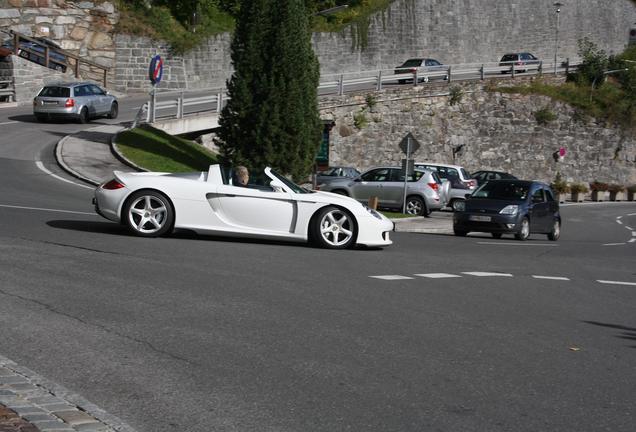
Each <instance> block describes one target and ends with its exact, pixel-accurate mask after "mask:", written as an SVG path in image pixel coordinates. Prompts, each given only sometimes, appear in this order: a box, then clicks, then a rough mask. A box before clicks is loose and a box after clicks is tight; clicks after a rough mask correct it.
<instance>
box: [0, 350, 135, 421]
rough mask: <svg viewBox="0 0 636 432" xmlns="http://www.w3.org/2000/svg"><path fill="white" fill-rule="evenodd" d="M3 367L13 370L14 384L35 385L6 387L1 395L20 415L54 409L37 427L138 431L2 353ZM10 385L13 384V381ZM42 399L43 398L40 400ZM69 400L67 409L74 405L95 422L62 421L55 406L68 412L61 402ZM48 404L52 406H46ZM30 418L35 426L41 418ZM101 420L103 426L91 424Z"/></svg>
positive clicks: (5, 403)
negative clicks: (21, 413)
mask: <svg viewBox="0 0 636 432" xmlns="http://www.w3.org/2000/svg"><path fill="white" fill-rule="evenodd" d="M0 367H1V368H3V369H5V370H6V371H9V372H10V373H11V376H10V377H9V378H13V379H10V380H7V381H9V382H11V381H14V382H15V384H17V385H19V386H22V387H25V385H26V387H32V389H29V390H25V389H22V387H20V389H22V390H7V391H5V393H4V394H2V395H1V396H0V402H3V404H4V405H7V408H9V409H12V410H13V411H17V412H18V415H20V412H23V413H25V414H24V415H25V416H27V417H28V413H29V412H33V413H46V412H51V414H49V415H48V416H50V418H51V419H52V420H48V419H44V418H42V420H40V422H42V425H41V426H40V427H39V428H38V430H51V431H52V430H60V431H62V430H66V431H79V430H89V429H90V430H100V431H104V432H112V431H116V432H135V429H133V428H132V427H130V426H129V425H127V424H126V423H125V422H123V421H122V420H121V419H120V418H118V417H116V416H114V415H111V414H108V413H107V412H106V411H104V410H103V409H101V408H99V407H98V406H97V405H95V404H93V403H91V402H89V401H88V400H86V399H84V398H83V397H82V396H80V395H78V394H77V393H74V392H72V391H70V390H68V389H66V388H65V387H63V386H61V385H59V384H56V383H54V382H52V381H50V380H48V379H46V378H44V377H42V376H40V375H38V374H37V373H35V372H33V371H32V370H30V369H27V368H25V367H23V366H19V365H18V364H16V363H15V362H14V361H12V360H10V359H8V358H6V357H3V356H1V355H0ZM5 378H7V377H5ZM8 385H9V386H11V384H8ZM6 393H10V394H6ZM40 401H41V402H42V403H41V404H40ZM66 403H68V404H69V407H68V410H70V411H73V412H74V410H73V409H72V408H75V409H76V410H77V412H78V414H79V415H81V413H86V414H88V415H89V416H90V417H92V418H93V419H94V420H95V422H91V421H89V422H88V423H86V422H84V421H82V422H78V423H76V424H72V422H71V423H67V422H64V421H62V420H61V419H60V418H59V417H56V416H55V415H54V414H53V413H54V412H56V411H55V410H59V409H61V412H68V410H67V409H66V408H64V407H59V406H58V405H65V404H66ZM47 406H49V407H51V408H49V409H47ZM12 407H13V408H12ZM45 417H47V416H46V415H45ZM31 422H32V423H33V424H34V425H35V426H38V421H35V420H31ZM55 423H57V424H59V426H55ZM100 423H101V426H99V427H92V425H98V424H100ZM61 426H67V428H65V429H60V427H61ZM105 428H107V429H105Z"/></svg>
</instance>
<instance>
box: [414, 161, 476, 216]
mask: <svg viewBox="0 0 636 432" xmlns="http://www.w3.org/2000/svg"><path fill="white" fill-rule="evenodd" d="M415 168H418V169H425V170H430V171H434V172H436V173H437V175H438V176H439V177H440V178H441V179H442V180H448V181H449V182H450V195H449V202H448V206H449V207H451V208H452V209H453V210H457V206H458V203H460V202H462V201H464V200H465V199H466V194H469V193H472V192H473V191H474V190H475V189H476V188H477V180H475V179H474V178H472V177H471V176H470V174H469V173H468V171H466V170H465V169H464V168H463V167H461V166H459V165H447V164H441V163H437V162H415Z"/></svg>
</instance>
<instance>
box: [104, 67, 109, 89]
mask: <svg viewBox="0 0 636 432" xmlns="http://www.w3.org/2000/svg"><path fill="white" fill-rule="evenodd" d="M107 81H108V69H104V87H108V84H107Z"/></svg>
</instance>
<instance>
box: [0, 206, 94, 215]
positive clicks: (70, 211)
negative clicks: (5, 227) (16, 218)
mask: <svg viewBox="0 0 636 432" xmlns="http://www.w3.org/2000/svg"><path fill="white" fill-rule="evenodd" d="M0 207H4V208H12V209H22V210H37V211H48V212H56V213H71V214H78V215H90V216H98V214H97V213H86V212H78V211H72V210H58V209H47V208H40V207H24V206H15V205H8V204H0Z"/></svg>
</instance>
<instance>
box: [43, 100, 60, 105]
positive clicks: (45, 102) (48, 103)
mask: <svg viewBox="0 0 636 432" xmlns="http://www.w3.org/2000/svg"><path fill="white" fill-rule="evenodd" d="M42 105H57V102H56V101H44V102H42Z"/></svg>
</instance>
